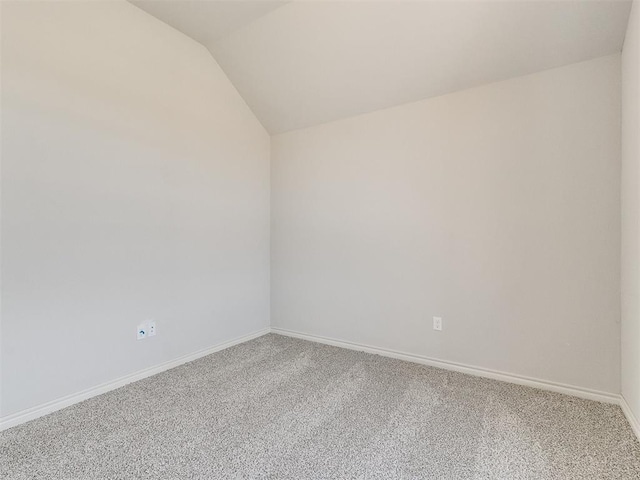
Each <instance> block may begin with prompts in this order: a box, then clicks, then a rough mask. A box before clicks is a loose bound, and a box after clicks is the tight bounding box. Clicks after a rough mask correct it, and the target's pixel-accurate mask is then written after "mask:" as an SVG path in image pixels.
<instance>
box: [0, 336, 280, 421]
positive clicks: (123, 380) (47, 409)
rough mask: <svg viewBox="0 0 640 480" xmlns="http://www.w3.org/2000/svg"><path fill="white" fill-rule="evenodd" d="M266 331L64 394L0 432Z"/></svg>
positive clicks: (19, 416)
mask: <svg viewBox="0 0 640 480" xmlns="http://www.w3.org/2000/svg"><path fill="white" fill-rule="evenodd" d="M269 331H270V328H268V327H267V328H263V329H261V330H258V331H257V332H253V333H250V334H248V335H243V336H242V337H238V338H234V339H233V340H229V341H228V342H224V343H219V344H217V345H213V346H211V347H208V348H204V349H202V350H198V351H197V352H193V353H189V354H187V355H183V356H182V357H178V358H176V359H174V360H170V361H168V362H164V363H161V364H160V365H155V366H153V367H149V368H145V369H144V370H140V371H138V372H134V373H131V374H129V375H125V376H124V377H120V378H118V379H116V380H113V381H111V382H106V383H103V384H101V385H97V386H95V387H92V388H88V389H87V390H83V391H81V392H78V393H74V394H71V395H67V396H66V397H62V398H59V399H57V400H53V401H51V402H47V403H45V404H42V405H38V406H36V407H32V408H29V409H26V410H22V411H20V412H17V413H14V414H11V415H7V416H5V417H0V431H2V430H6V429H7V428H11V427H14V426H16V425H19V424H21V423H25V422H28V421H29V420H34V419H36V418H38V417H42V416H43V415H47V414H49V413H52V412H55V411H56V410H61V409H63V408H66V407H69V406H71V405H73V404H75V403H79V402H82V401H83V400H87V399H89V398H91V397H95V396H97V395H101V394H103V393H106V392H109V391H111V390H115V389H116V388H120V387H122V386H124V385H126V384H128V383H132V382H136V381H138V380H142V379H143V378H147V377H151V376H153V375H156V374H158V373H161V372H164V371H166V370H169V369H171V368H175V367H177V366H180V365H182V364H185V363H188V362H191V361H193V360H197V359H198V358H201V357H205V356H207V355H210V354H212V353H215V352H219V351H220V350H224V349H225V348H229V347H232V346H234V345H238V344H240V343H244V342H247V341H249V340H253V339H254V338H258V337H261V336H262V335H265V334H267V333H269Z"/></svg>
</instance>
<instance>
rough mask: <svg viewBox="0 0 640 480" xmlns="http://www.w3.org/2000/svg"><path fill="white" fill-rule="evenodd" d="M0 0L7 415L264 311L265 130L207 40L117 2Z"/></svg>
mask: <svg viewBox="0 0 640 480" xmlns="http://www.w3.org/2000/svg"><path fill="white" fill-rule="evenodd" d="M2 9H3V12H2V103H3V106H2V128H3V130H2V234H3V237H2V258H1V261H2V281H3V285H2V287H3V290H2V364H3V365H2V366H3V370H2V387H3V398H2V414H3V415H9V414H12V413H14V412H18V411H20V410H22V409H26V408H29V407H33V406H35V405H39V404H42V403H43V402H47V401H50V400H53V399H57V398H59V397H61V396H64V395H67V394H71V393H75V392H78V391H79V390H82V389H85V388H89V387H92V386H94V385H96V384H99V383H101V382H106V381H110V380H112V379H115V378H117V377H120V376H122V375H125V374H128V373H131V372H134V371H137V370H140V369H142V368H145V367H149V366H152V365H156V364H159V363H161V362H164V361H167V360H170V359H174V358H176V357H178V356H180V355H184V354H186V353H190V352H194V351H196V350H198V349H201V348H204V347H208V346H212V345H215V344H217V343H220V342H223V341H226V340H229V339H232V338H235V337H239V336H241V335H244V334H248V333H251V332H255V331H257V330H259V329H261V328H264V327H267V326H268V325H269V142H270V139H269V136H268V135H267V134H266V132H265V131H264V129H263V128H262V126H261V125H260V124H259V123H258V121H257V120H256V119H255V118H254V116H253V115H252V113H251V112H250V110H249V109H248V107H247V106H246V105H245V103H244V102H243V100H242V99H241V97H240V96H239V95H238V93H237V92H236V91H235V89H234V88H233V86H232V85H231V83H230V82H229V81H228V79H227V78H226V77H225V75H224V74H223V72H222V71H221V69H220V68H219V67H218V65H217V64H216V63H215V61H214V60H213V59H212V57H211V55H210V54H209V53H208V51H207V50H206V49H205V48H204V47H202V46H201V45H199V44H197V43H196V42H194V41H193V40H191V39H189V38H187V37H185V36H184V35H182V34H180V33H178V32H177V31H175V30H173V29H172V28H170V27H168V26H167V25H165V24H163V23H161V22H160V21H158V20H156V19H154V18H153V17H151V16H149V15H148V14H146V13H144V12H143V11H141V10H139V9H138V8H136V7H134V6H133V5H131V4H129V3H126V2H123V1H117V2H38V3H35V2H17V3H11V2H2ZM149 318H153V319H155V320H156V321H157V325H158V335H157V336H156V337H154V338H150V339H147V340H145V341H141V342H138V341H136V340H135V329H136V326H137V324H138V323H139V322H140V321H143V320H145V319H149Z"/></svg>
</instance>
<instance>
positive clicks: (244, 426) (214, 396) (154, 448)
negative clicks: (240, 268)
mask: <svg viewBox="0 0 640 480" xmlns="http://www.w3.org/2000/svg"><path fill="white" fill-rule="evenodd" d="M0 478H2V479H11V480H19V479H55V480H63V479H90V480H101V479H171V480H179V479H180V480H182V479H228V478H234V479H236V478H238V479H240V478H273V479H311V478H313V479H315V478H318V479H320V478H331V479H350V478H359V479H373V478H380V479H393V478H402V479H489V478H492V479H510V480H516V479H528V480H532V479H545V480H547V479H563V480H569V479H614V478H615V479H639V478H640V444H639V443H638V442H637V440H636V439H635V437H634V436H633V433H632V431H631V429H630V427H629V426H628V424H627V423H626V421H625V419H624V416H623V414H622V412H621V411H620V409H619V408H618V407H617V406H612V405H605V404H601V403H597V402H590V401H586V400H580V399H576V398H572V397H567V396H563V395H559V394H555V393H549V392H544V391H541V390H535V389H531V388H527V387H520V386H516V385H511V384H507V383H502V382H497V381H493V380H486V379H482V378H477V377H472V376H468V375H464V374H460V373H454V372H449V371H445V370H439V369H436V368H430V367H425V366H421V365H415V364H411V363H406V362H402V361H399V360H393V359H388V358H384V357H380V356H376V355H370V354H366V353H359V352H353V351H350V350H344V349H340V348H335V347H329V346H324V345H320V344H315V343H310V342H306V341H302V340H295V339H291V338H287V337H283V336H278V335H273V334H270V335H266V336H264V337H260V338H258V339H256V340H253V341H250V342H247V343H245V344H242V345H238V346H236V347H233V348H230V349H227V350H225V351H222V352H219V353H215V354H213V355H210V356H208V357H205V358H202V359H200V360H197V361H195V362H192V363H189V364H186V365H184V366H181V367H178V368H175V369H173V370H170V371H168V372H165V373H162V374H160V375H157V376H155V377H151V378H148V379H146V380H143V381H140V382H137V383H134V384H131V385H128V386H126V387H123V388H120V389H118V390H115V391H113V392H110V393H107V394H105V395H102V396H99V397H96V398H93V399H91V400H87V401H85V402H83V403H80V404H78V405H75V406H73V407H70V408H67V409H65V410H62V411H59V412H57V413H54V414H52V415H49V416H47V417H43V418H40V419H38V420H35V421H33V422H30V423H27V424H24V425H21V426H18V427H15V428H13V429H10V430H7V431H5V432H2V433H0Z"/></svg>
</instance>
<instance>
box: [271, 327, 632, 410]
mask: <svg viewBox="0 0 640 480" xmlns="http://www.w3.org/2000/svg"><path fill="white" fill-rule="evenodd" d="M271 331H272V332H273V333H276V334H278V335H285V336H288V337H294V338H300V339H302V340H309V341H311V342H316V343H323V344H325V345H333V346H335V347H342V348H348V349H350V350H358V351H361V352H367V353H373V354H376V355H382V356H384V357H390V358H396V359H399V360H405V361H407V362H413V363H420V364H422V365H428V366H430V367H437V368H442V369H445V370H452V371H454V372H460V373H467V374H469V375H475V376H477V377H484V378H490V379H493V380H500V381H503V382H508V383H515V384H517V385H524V386H527V387H533V388H538V389H541V390H547V391H551V392H556V393H563V394H565V395H571V396H573V397H579V398H584V399H587V400H595V401H598V402H604V403H612V404H615V405H620V395H617V394H614V393H608V392H602V391H598V390H590V389H586V388H581V387H576V386H573V385H566V384H562V383H556V382H549V381H546V380H541V379H538V378H531V377H525V376H522V375H515V374H512V373H506V372H500V371H497V370H490V369H486V368H480V367H474V366H472V365H465V364H462V363H456V362H449V361H446V360H439V359H436V358H430V357H426V356H422V355H416V354H412V353H406V352H399V351H397V350H390V349H387V348H379V347H374V346H371V345H364V344H360V343H354V342H349V341H344V340H338V339H335V338H329V337H323V336H319V335H310V334H306V333H302V332H296V331H293V330H288V329H284V328H277V327H271Z"/></svg>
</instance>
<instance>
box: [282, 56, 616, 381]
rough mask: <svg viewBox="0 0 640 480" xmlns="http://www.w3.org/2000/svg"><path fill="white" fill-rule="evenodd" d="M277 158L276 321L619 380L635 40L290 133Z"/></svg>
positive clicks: (437, 353) (539, 374) (449, 354)
mask: <svg viewBox="0 0 640 480" xmlns="http://www.w3.org/2000/svg"><path fill="white" fill-rule="evenodd" d="M271 161H272V173H271V175H272V237H271V242H272V251H271V255H272V256H271V261H272V286H271V291H272V298H271V302H272V311H271V316H272V323H273V326H276V327H280V328H285V329H290V330H295V331H299V332H303V333H307V334H315V335H322V336H327V337H333V338H336V339H341V340H347V341H352V342H357V343H363V344H369V345H372V346H377V347H382V348H389V349H395V350H400V351H405V352H409V353H413V354H418V355H426V356H429V357H433V358H437V359H441V360H447V361H453V362H459V363H465V364H470V365H474V366H478V367H484V368H488V369H495V370H500V371H504V372H508V373H513V374H517V375H524V376H529V377H534V378H539V379H543V380H547V381H553V382H560V383H564V384H568V385H572V386H577V387H580V388H584V389H593V390H598V391H603V392H609V393H618V392H619V387H620V385H619V379H620V377H619V373H620V366H619V365H620V325H619V321H620V56H619V55H617V54H616V55H613V56H608V57H603V58H600V59H596V60H592V61H588V62H584V63H580V64H574V65H570V66H566V67H562V68H558V69H554V70H548V71H545V72H541V73H537V74H534V75H530V76H526V77H520V78H515V79H512V80H508V81H504V82H500V83H495V84H491V85H486V86H483V87H479V88H474V89H471V90H466V91H462V92H459V93H454V94H451V95H446V96H442V97H438V98H434V99H429V100H425V101H421V102H417V103H411V104H407V105H403V106H399V107H395V108H391V109H388V110H383V111H379V112H375V113H371V114H366V115H362V116H358V117H354V118H350V119H347V120H342V121H337V122H332V123H328V124H325V125H321V126H317V127H312V128H308V129H304V130H298V131H293V132H290V133H286V134H282V135H279V136H275V137H273V138H272V149H271ZM434 315H437V316H442V317H443V319H444V330H443V331H442V332H435V331H433V330H432V328H431V323H432V320H431V318H432V316H434Z"/></svg>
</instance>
